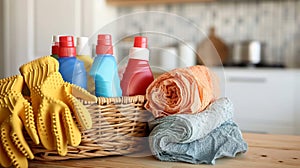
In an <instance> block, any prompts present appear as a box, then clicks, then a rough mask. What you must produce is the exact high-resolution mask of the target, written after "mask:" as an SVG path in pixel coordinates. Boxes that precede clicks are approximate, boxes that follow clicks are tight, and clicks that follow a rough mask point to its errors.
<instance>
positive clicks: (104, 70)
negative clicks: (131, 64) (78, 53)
mask: <svg viewBox="0 0 300 168" xmlns="http://www.w3.org/2000/svg"><path fill="white" fill-rule="evenodd" d="M96 54H97V56H96V58H95V59H94V62H93V65H92V68H91V71H90V75H91V76H92V77H93V78H94V80H95V94H96V96H97V97H120V96H122V90H121V86H120V78H119V75H118V66H117V62H116V59H115V57H114V56H113V46H112V40H111V35H110V34H99V35H98V40H97V46H96Z"/></svg>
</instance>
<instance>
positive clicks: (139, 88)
mask: <svg viewBox="0 0 300 168" xmlns="http://www.w3.org/2000/svg"><path fill="white" fill-rule="evenodd" d="M147 43H148V42H147V38H146V37H142V36H136V37H135V38H134V46H133V47H132V48H131V49H130V51H129V60H128V64H127V67H126V69H125V72H124V74H123V78H122V80H121V88H122V95H123V96H134V95H145V94H146V89H147V87H148V86H149V85H150V83H151V82H152V81H153V80H154V77H153V74H152V71H151V69H150V66H149V50H148V48H147V47H148V44H147Z"/></svg>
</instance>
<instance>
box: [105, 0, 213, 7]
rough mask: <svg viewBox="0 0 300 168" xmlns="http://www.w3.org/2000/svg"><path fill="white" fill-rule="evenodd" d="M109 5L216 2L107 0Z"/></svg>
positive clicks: (209, 0) (200, 0) (210, 0)
mask: <svg viewBox="0 0 300 168" xmlns="http://www.w3.org/2000/svg"><path fill="white" fill-rule="evenodd" d="M106 1H107V4H109V5H114V6H133V5H147V4H166V3H189V2H212V1H215V0H106Z"/></svg>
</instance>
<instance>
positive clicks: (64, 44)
mask: <svg viewBox="0 0 300 168" xmlns="http://www.w3.org/2000/svg"><path fill="white" fill-rule="evenodd" d="M58 56H59V57H75V56H76V47H75V46H74V38H73V36H60V37H59V52H58Z"/></svg>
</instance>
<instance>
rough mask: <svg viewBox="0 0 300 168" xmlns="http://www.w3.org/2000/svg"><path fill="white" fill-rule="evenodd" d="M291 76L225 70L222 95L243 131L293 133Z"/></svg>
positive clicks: (286, 74)
mask: <svg viewBox="0 0 300 168" xmlns="http://www.w3.org/2000/svg"><path fill="white" fill-rule="evenodd" d="M293 77H294V76H293V73H282V72H271V73H270V72H264V71H246V72H245V71H242V72H227V73H226V71H225V86H224V88H225V95H226V96H227V97H229V98H230V99H231V100H232V101H233V103H234V107H235V113H234V115H235V116H234V119H235V121H236V122H237V123H238V124H239V125H240V127H241V129H242V130H243V131H250V132H262V133H280V134H293V133H294V131H295V130H294V129H295V128H294V127H295V126H294V117H295V114H294V111H295V109H294V93H295V82H294V78H293Z"/></svg>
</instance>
